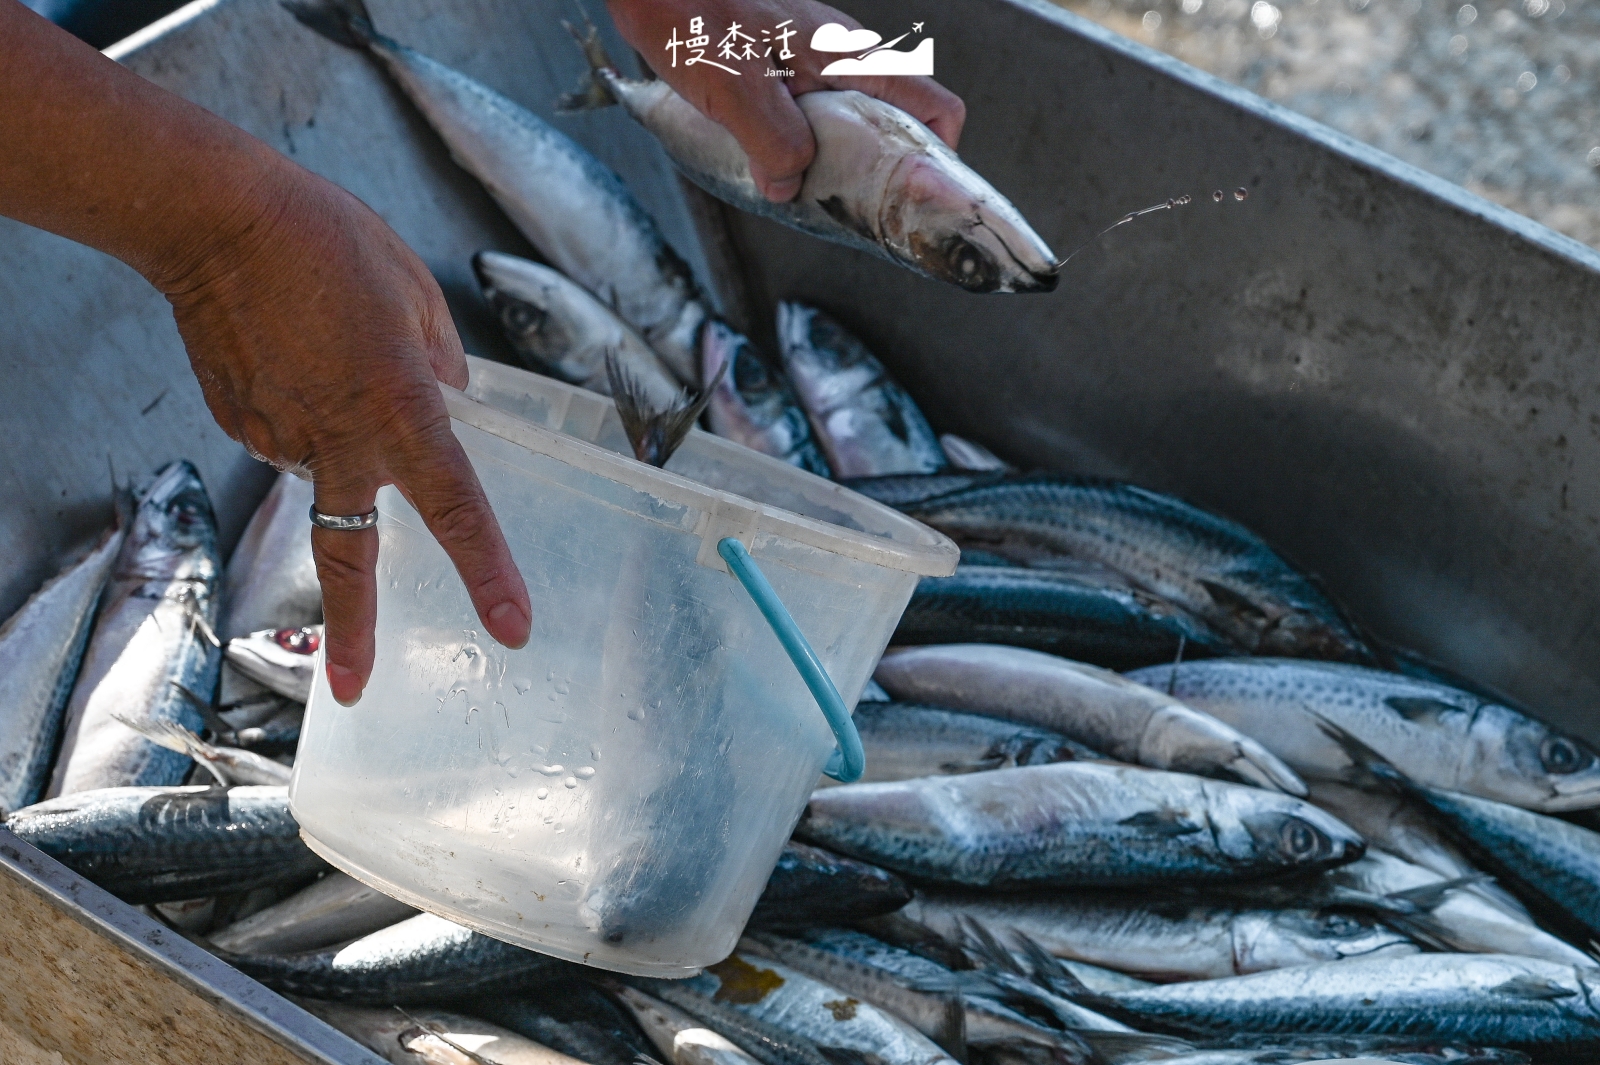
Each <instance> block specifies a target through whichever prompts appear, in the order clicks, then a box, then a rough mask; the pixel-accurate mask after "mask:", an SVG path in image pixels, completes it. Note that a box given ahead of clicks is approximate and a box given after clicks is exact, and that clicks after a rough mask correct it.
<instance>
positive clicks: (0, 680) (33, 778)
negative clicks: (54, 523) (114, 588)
mask: <svg viewBox="0 0 1600 1065" xmlns="http://www.w3.org/2000/svg"><path fill="white" fill-rule="evenodd" d="M122 535H123V534H122V529H121V528H120V527H119V528H113V529H110V530H108V531H107V532H106V534H105V535H104V536H102V537H101V538H100V541H99V543H98V544H96V545H95V546H94V547H93V548H91V549H90V550H89V552H88V553H87V554H85V555H84V556H83V557H82V558H80V559H78V560H77V561H75V562H73V563H72V564H70V565H69V566H67V567H66V568H65V569H63V570H62V571H61V572H60V573H59V574H57V575H56V576H55V577H52V578H51V579H50V580H48V581H46V582H45V583H44V585H43V586H42V587H41V588H40V589H39V590H38V591H36V592H34V593H33V595H32V596H30V597H29V598H28V601H27V602H26V603H23V604H22V606H21V608H19V609H18V610H17V612H16V613H15V614H13V615H11V617H10V618H9V619H7V621H6V623H5V625H4V626H0V707H4V708H5V711H4V713H0V813H3V812H5V811H9V810H17V809H20V808H21V807H24V806H27V805H29V804H31V803H35V802H38V801H39V796H40V794H41V793H42V792H43V791H44V786H45V782H46V781H47V780H48V779H49V777H50V760H51V758H52V757H54V755H55V750H56V741H57V739H59V738H60V736H61V723H62V717H63V716H64V715H65V713H66V709H67V699H68V698H69V697H70V696H71V694H72V687H73V683H74V682H75V681H76V680H77V679H78V669H79V667H80V666H81V665H82V663H83V654H84V649H85V647H86V646H87V645H88V642H89V632H90V630H91V628H92V627H93V622H94V614H95V605H96V604H97V603H99V601H100V593H101V590H102V589H104V588H105V586H106V580H107V579H108V577H109V576H110V574H111V567H112V564H113V563H114V562H115V561H116V559H117V554H118V552H119V551H120V550H121V548H122Z"/></svg>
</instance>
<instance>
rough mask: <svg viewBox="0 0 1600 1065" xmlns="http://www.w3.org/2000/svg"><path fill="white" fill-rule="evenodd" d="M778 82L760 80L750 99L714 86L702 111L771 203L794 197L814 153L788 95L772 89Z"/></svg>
mask: <svg viewBox="0 0 1600 1065" xmlns="http://www.w3.org/2000/svg"><path fill="white" fill-rule="evenodd" d="M730 80H731V79H730ZM781 80H782V79H779V78H770V79H762V81H761V82H758V83H757V84H759V85H760V86H761V87H760V89H759V91H757V92H755V93H747V92H743V91H739V90H736V89H733V88H724V87H720V86H719V87H718V88H716V89H715V90H714V91H713V92H712V93H711V95H710V96H709V98H708V99H707V100H706V101H705V106H704V107H703V108H702V110H704V111H705V113H706V114H707V115H708V116H710V117H711V118H712V119H715V120H716V121H717V122H718V123H720V124H721V125H722V126H723V127H725V128H726V129H727V130H728V132H729V133H732V134H733V136H734V139H735V140H737V141H738V142H739V147H741V148H743V149H744V153H745V155H747V156H749V158H750V176H751V177H752V178H754V179H755V183H756V188H758V189H760V190H761V194H762V195H763V196H765V197H766V198H767V199H769V200H772V201H773V202H775V203H786V202H787V201H789V200H792V199H794V198H795V196H796V195H798V194H799V192H800V184H801V181H802V179H803V178H804V176H805V172H806V167H808V166H810V165H811V159H812V157H813V156H815V155H816V153H817V142H816V138H815V137H814V136H812V133H811V123H809V122H807V121H806V116H805V115H804V114H803V113H802V112H801V111H800V108H799V106H798V105H796V104H795V102H794V97H793V96H791V95H790V94H789V91H788V89H787V88H786V87H785V86H783V85H782V84H775V83H778V82H780V81H781Z"/></svg>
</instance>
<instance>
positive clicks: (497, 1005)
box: [472, 982, 652, 1065]
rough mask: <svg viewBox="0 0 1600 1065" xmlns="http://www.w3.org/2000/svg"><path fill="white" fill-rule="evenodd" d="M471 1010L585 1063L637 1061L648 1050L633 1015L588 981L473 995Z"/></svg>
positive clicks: (612, 1064) (623, 1064)
mask: <svg viewBox="0 0 1600 1065" xmlns="http://www.w3.org/2000/svg"><path fill="white" fill-rule="evenodd" d="M472 1011H473V1012H474V1013H475V1014H477V1015H478V1016H481V1017H482V1018H483V1019H484V1020H486V1021H493V1022H494V1023H495V1024H498V1025H500V1026H501V1027H502V1028H509V1029H511V1030H512V1031H513V1032H516V1033H517V1034H518V1035H521V1036H526V1037H527V1038H529V1039H532V1040H533V1041H534V1042H536V1043H542V1044H544V1045H545V1046H547V1047H549V1048H551V1049H552V1050H559V1051H560V1052H561V1053H563V1054H568V1055H570V1056H572V1057H574V1058H577V1059H578V1060H579V1061H583V1062H586V1063H587V1065H635V1063H636V1062H637V1061H638V1060H639V1056H640V1055H641V1054H649V1053H651V1050H652V1044H651V1041H650V1039H649V1038H648V1037H647V1036H646V1034H645V1033H644V1032H642V1031H640V1027H639V1025H638V1024H637V1023H636V1022H635V1021H634V1019H633V1018H632V1017H631V1016H629V1015H628V1013H627V1012H626V1011H625V1010H624V1009H623V1008H622V1007H621V1006H619V1005H617V1003H616V1002H614V1001H612V999H611V998H609V997H608V996H607V995H606V994H605V993H604V992H602V991H601V990H600V989H599V988H597V987H595V986H594V985H592V984H588V983H582V982H574V983H573V984H571V985H570V986H565V987H550V986H546V987H541V988H539V989H538V990H537V991H534V992H532V993H529V994H522V995H511V996H503V997H497V998H477V999H474V1001H473V1003H472Z"/></svg>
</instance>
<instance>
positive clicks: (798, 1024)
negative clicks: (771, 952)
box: [685, 949, 953, 1065]
mask: <svg viewBox="0 0 1600 1065" xmlns="http://www.w3.org/2000/svg"><path fill="white" fill-rule="evenodd" d="M685 984H686V986H688V987H689V988H690V989H692V990H694V991H696V992H698V993H700V994H702V995H707V996H709V997H711V998H713V999H714V1000H717V1001H721V1002H725V1003H727V1004H728V1005H731V1006H732V1007H733V1008H734V1009H736V1010H739V1011H740V1012H743V1013H746V1014H749V1015H750V1016H752V1017H755V1018H757V1019H759V1020H762V1021H766V1022H767V1023H769V1024H773V1025H776V1026H777V1027H779V1028H782V1029H785V1030H786V1031H789V1032H792V1033H794V1034H796V1035H799V1036H802V1037H803V1038H805V1039H808V1040H810V1041H811V1042H813V1043H815V1044H816V1045H817V1046H818V1047H820V1048H831V1049H836V1050H843V1051H855V1052H857V1053H864V1054H871V1055H874V1056H875V1057H876V1059H877V1060H878V1061H879V1062H882V1063H883V1065H944V1063H947V1062H950V1061H952V1060H953V1059H951V1058H950V1056H949V1055H948V1054H946V1053H945V1052H944V1051H943V1050H941V1049H940V1048H939V1047H938V1046H937V1045H936V1044H935V1043H934V1042H933V1041H932V1040H930V1039H928V1038H927V1037H926V1036H924V1035H923V1034H922V1033H920V1032H918V1031H916V1030H915V1029H914V1028H912V1027H911V1025H910V1024H908V1023H907V1022H905V1021H902V1020H900V1019H899V1018H898V1017H894V1016H892V1015H890V1014H888V1013H885V1012H884V1011H882V1010H880V1009H878V1008H877V1007H876V1006H873V1005H871V1004H870V1003H867V1002H862V1001H860V1000H857V999H855V998H852V997H851V996H850V995H847V994H845V993H844V992H842V991H841V990H839V989H838V988H836V987H831V986H829V985H827V984H824V983H822V982H821V981H819V980H815V979H813V978H811V977H809V976H806V975H805V974H803V973H801V972H799V971H798V970H795V969H791V968H789V967H788V966H786V965H783V964H781V963H779V962H776V961H771V960H769V959H767V958H763V957H759V956H755V955H752V954H750V953H749V952H748V951H746V950H743V949H741V950H739V951H736V952H735V953H734V954H733V955H731V956H730V957H729V958H728V959H727V960H726V961H722V962H719V963H717V964H716V965H713V966H711V967H710V968H708V969H706V970H705V971H704V972H703V973H701V974H700V975H699V976H696V977H693V978H692V979H690V980H688V981H685Z"/></svg>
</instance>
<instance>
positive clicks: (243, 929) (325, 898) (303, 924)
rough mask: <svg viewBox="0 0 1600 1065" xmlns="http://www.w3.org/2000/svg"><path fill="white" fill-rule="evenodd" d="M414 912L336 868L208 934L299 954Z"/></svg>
mask: <svg viewBox="0 0 1600 1065" xmlns="http://www.w3.org/2000/svg"><path fill="white" fill-rule="evenodd" d="M416 912H417V911H416V910H414V909H412V908H411V907H410V906H407V905H406V904H405V903H403V902H397V901H396V900H394V899H391V898H390V897H389V896H387V895H385V894H383V893H382V892H379V891H377V890H376V889H374V888H370V887H367V885H365V884H363V883H361V881H359V880H356V879H355V878H353V877H350V876H346V875H345V874H344V873H341V872H338V871H337V870H335V871H333V872H330V873H328V874H327V875H326V876H324V877H323V878H322V879H321V880H318V881H317V882H316V883H314V884H310V885H307V886H306V887H304V888H301V889H300V890H299V891H298V892H296V893H295V894H293V895H290V896H289V897H288V898H286V899H283V900H282V901H280V902H277V903H274V904H273V905H271V906H268V907H267V908H266V909H264V910H258V911H257V912H256V913H254V914H252V915H251V916H249V917H246V918H245V919H244V920H242V921H237V922H235V923H234V924H231V925H229V926H228V927H227V928H224V929H222V930H221V931H218V932H216V933H214V934H212V935H211V936H210V937H209V938H210V940H211V942H212V944H213V945H215V946H216V947H217V948H218V949H220V950H225V951H227V952H229V953H230V954H295V953H298V952H300V951H305V950H317V949H319V948H321V947H327V946H331V945H332V944H334V943H343V942H345V941H347V940H351V939H359V938H360V937H361V936H364V935H367V934H369V933H371V932H376V931H378V930H379V929H380V928H387V927H389V926H390V925H392V924H398V923H399V922H401V921H403V920H405V919H406V918H408V917H413V916H415V915H416Z"/></svg>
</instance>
